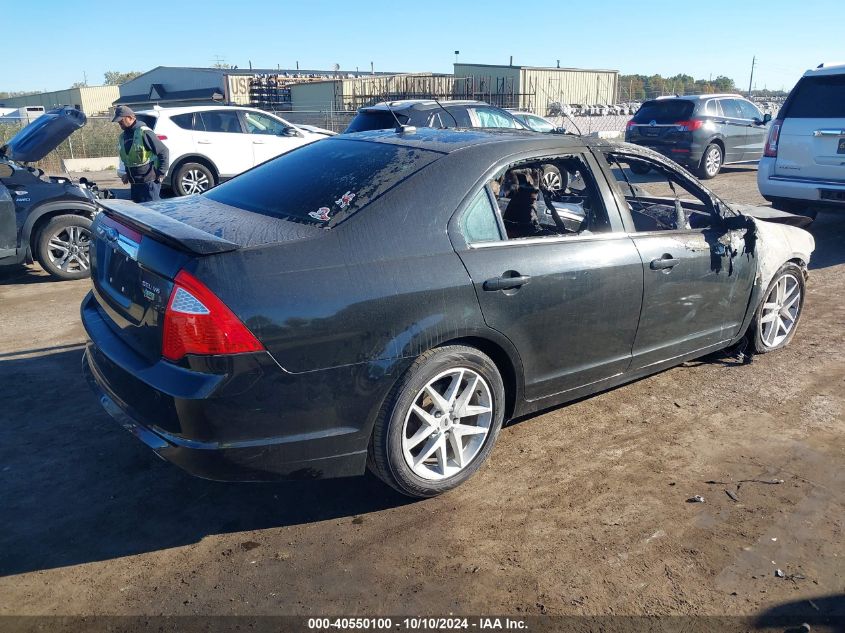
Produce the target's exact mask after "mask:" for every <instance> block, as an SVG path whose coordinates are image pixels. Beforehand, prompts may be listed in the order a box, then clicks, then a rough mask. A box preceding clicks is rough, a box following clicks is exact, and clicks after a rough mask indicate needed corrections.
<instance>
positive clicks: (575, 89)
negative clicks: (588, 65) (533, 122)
mask: <svg viewBox="0 0 845 633" xmlns="http://www.w3.org/2000/svg"><path fill="white" fill-rule="evenodd" d="M520 74H521V77H520V86H521V92H523V93H529V94H530V93H533V94H534V95H536V97H535V98H534V99H533V103H529V102H528V101H529V98H528V97H524V102H523V103H521V104H520V107H522V108H525V109H530V110H532V111H534V112H536V113H537V114H541V115H542V114H546V112H547V111H548V104H549V102H551V101H558V102H560V103H581V104H613V103H616V101H617V98H618V97H617V94H618V93H617V87H618V82H619V73H618V72H616V71H612V70H611V71H603V70H576V69H557V68H523V69H522V70H521V73H520Z"/></svg>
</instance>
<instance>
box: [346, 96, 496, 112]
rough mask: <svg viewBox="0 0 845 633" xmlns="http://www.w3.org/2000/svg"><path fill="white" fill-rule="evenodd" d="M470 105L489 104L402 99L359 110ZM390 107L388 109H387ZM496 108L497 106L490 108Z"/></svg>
mask: <svg viewBox="0 0 845 633" xmlns="http://www.w3.org/2000/svg"><path fill="white" fill-rule="evenodd" d="M470 105H483V106H489V105H490V104H489V103H486V102H485V101H475V100H472V99H451V100H448V101H440V102H439V103H438V102H437V101H434V100H433V99H402V100H399V101H389V102H387V101H380V102H379V103H376V104H373V105H371V106H366V107H364V108H361V110H365V111H366V110H370V111H372V110H384V111H385V112H386V111H388V110H390V109H393V110H407V109H411V108H413V109H414V110H428V109H430V108H439V107H440V106H470ZM388 106H390V107H388ZM492 107H494V108H495V107H497V106H492Z"/></svg>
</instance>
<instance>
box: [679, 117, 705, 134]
mask: <svg viewBox="0 0 845 633" xmlns="http://www.w3.org/2000/svg"><path fill="white" fill-rule="evenodd" d="M675 125H677V126H678V131H679V132H695V131H696V130H697V129H699V128H700V127H701V126H702V125H704V121H702V120H701V119H693V120H692V121H678V122H677V123H675Z"/></svg>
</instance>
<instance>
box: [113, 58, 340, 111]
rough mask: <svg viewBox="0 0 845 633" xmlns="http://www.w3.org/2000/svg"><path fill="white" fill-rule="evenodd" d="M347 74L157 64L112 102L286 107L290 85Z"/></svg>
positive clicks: (122, 88) (129, 83)
mask: <svg viewBox="0 0 845 633" xmlns="http://www.w3.org/2000/svg"><path fill="white" fill-rule="evenodd" d="M348 75H350V73H349V72H348V71H342V70H332V71H327V70H290V69H259V68H256V69H252V68H241V69H239V68H185V67H174V66H158V67H157V68H153V69H152V70H150V71H148V72H145V73H144V74H143V75H139V76H138V77H136V78H135V79H133V80H131V81H127V82H126V83H125V84H123V85H122V86H120V98H119V99H118V100H117V101H116V102H115V105H121V104H125V105H128V106H130V107H132V108H136V109H139V108H149V107H152V106H154V105H159V106H162V107H174V106H188V105H214V104H216V103H231V104H237V105H253V106H256V107H259V108H265V109H268V110H290V109H291V87H292V86H294V85H297V84H301V83H310V82H323V81H325V80H327V79H330V78H332V77H339V76H348Z"/></svg>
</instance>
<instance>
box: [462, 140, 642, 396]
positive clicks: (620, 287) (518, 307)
mask: <svg viewBox="0 0 845 633" xmlns="http://www.w3.org/2000/svg"><path fill="white" fill-rule="evenodd" d="M549 164H553V165H554V166H555V167H556V168H558V169H559V170H560V172H561V173H564V172H567V174H568V176H569V178H568V180H569V184H568V187H567V188H566V189H563V190H560V191H558V192H555V195H556V198H557V199H556V201H555V204H557V205H558V206H559V207H560V208H561V210H562V212H563V213H564V214H566V217H567V221H569V222H570V224H569V225H568V226H569V228H568V229H561V230H556V229H555V228H553V227H554V223H553V222H552V224H551V225H549V222H551V220H549V219H543V220H542V222H541V223H544V226H545V227H546V228H543V229H542V230H540V231H538V232H536V233H535V234H534V235H525V234H524V233H523V234H517V233H516V232H514V230H513V229H512V228H509V226H508V224H507V223H506V222H505V221H504V220H503V217H502V215H501V212H500V209H501V208H502V207H504V208H505V209H506V212H505V214H504V218H508V213H511V212H513V211H514V207H515V205H517V204H519V196H521V195H522V194H523V193H524V192H522V191H521V190H522V189H524V188H526V187H527V188H532V189H533V190H536V188H534V187H533V185H532V184H531V183H530V182H528V177H527V176H526V173H529V172H534V173H536V174H541V173H542V170H543V168H544V167H547V166H548V165H549ZM520 182H521V184H516V185H515V186H514V187H510V188H508V186H507V183H520ZM492 190H495V191H498V192H499V196H502V197H499V196H497V197H499V200H498V202H499V204H497V206H494V205H493V204H492V201H493V200H494V199H495V198H494V195H493V193H492ZM504 196H510V198H507V197H504ZM528 204H529V205H530V204H531V202H530V200H529V201H528ZM545 210H546V208H545V206H544V205H543V204H542V203H541V204H540V205H537V206H535V211H537V212H539V214H540V215H544V214H545ZM579 213H583V214H584V216H585V220H584V222H583V223H581V224H580V225H579V224H578V223H577V222H575V223H572V218H573V217H575V216H577V215H578V214H579ZM616 228H621V227H616V226H615V224H612V223H610V222H608V219H607V215H606V211H605V207H604V203H603V200H602V198H601V196H599V195H598V192H597V190H596V187H595V181H594V180H593V177H592V174H591V173H590V171H589V167H588V166H587V165H586V164H585V163H584V162H583V159H582V158H578V157H570V158H561V159H560V160H552V161H548V160H543V161H537V162H535V163H533V164H526V163H519V164H515V165H510V166H508V167H507V168H505V169H502V170H501V171H500V172H499V174H498V177H497V178H494V179H492V180H491V184H490V185H488V186H485V187H482V188H481V189H480V190H479V191H478V192H477V193H476V195H475V198H474V199H473V200H472V202H471V203H470V204H469V205H468V207H467V208H466V209H465V210H464V211H463V216H461V219H460V222H459V224H458V226H457V232H459V233H460V234H461V235H462V236H463V240H462V243H460V244H459V243H457V241H456V250H457V251H458V254H459V256H460V257H461V259H462V261H463V263H464V265H465V266H466V269H467V271H468V272H469V275H470V277H471V278H472V282H473V285H474V286H475V290H476V294H477V296H478V301H479V303H480V305H481V311H482V313H483V315H484V320H485V322H486V323H487V325H488V326H490V327H491V328H493V329H495V330H498V331H499V332H501V333H502V334H504V335H505V336H506V337H507V338H508V339H510V341H511V342H512V343H513V344H514V346H515V347H516V348H517V350H518V351H519V354H520V357H521V359H522V364H523V368H524V377H525V397H526V399H528V400H536V399H538V398H542V397H545V396H550V395H553V394H559V393H562V392H565V391H569V390H572V389H575V388H577V387H581V386H584V385H588V384H591V383H595V382H598V381H601V380H603V379H605V378H608V377H610V376H615V375H618V374H621V373H622V372H624V371H625V370H626V369H627V367H628V365H629V364H630V359H631V345H632V344H633V342H634V336H635V333H636V328H637V321H638V318H639V312H640V303H641V300H642V265H641V263H640V258H639V255H638V253H637V250H636V248H635V246H634V244H633V242H632V241H631V239H630V238H629V237H628V236H626V235H625V234H624V233H623V232H621V231H617V230H615V229H616ZM508 233H510V235H509V234H508Z"/></svg>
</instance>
